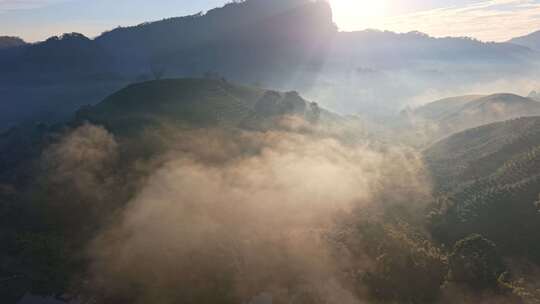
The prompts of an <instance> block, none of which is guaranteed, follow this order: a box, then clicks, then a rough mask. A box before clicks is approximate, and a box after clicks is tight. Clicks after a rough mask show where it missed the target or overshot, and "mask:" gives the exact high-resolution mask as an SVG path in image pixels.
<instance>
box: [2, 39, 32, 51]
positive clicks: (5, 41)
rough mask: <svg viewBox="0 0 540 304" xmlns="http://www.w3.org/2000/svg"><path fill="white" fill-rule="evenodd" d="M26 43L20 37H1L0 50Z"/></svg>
mask: <svg viewBox="0 0 540 304" xmlns="http://www.w3.org/2000/svg"><path fill="white" fill-rule="evenodd" d="M25 44H26V42H25V41H24V40H22V39H21V38H19V37H11V36H0V49H5V48H10V47H16V46H21V45H25Z"/></svg>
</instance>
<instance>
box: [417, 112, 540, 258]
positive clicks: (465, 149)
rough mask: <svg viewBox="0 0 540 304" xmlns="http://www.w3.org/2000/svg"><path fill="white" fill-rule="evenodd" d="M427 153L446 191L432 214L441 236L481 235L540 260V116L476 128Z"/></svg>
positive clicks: (445, 238) (441, 189) (452, 239)
mask: <svg viewBox="0 0 540 304" xmlns="http://www.w3.org/2000/svg"><path fill="white" fill-rule="evenodd" d="M424 155H425V158H426V162H427V164H428V166H429V168H430V170H431V172H432V174H433V177H434V180H435V184H436V189H437V191H438V193H439V195H440V198H439V201H438V202H437V204H436V206H435V208H434V211H433V213H432V214H431V220H432V229H433V232H434V234H435V236H436V237H437V238H438V239H439V240H441V241H443V242H448V243H452V242H455V241H456V240H459V239H461V238H463V237H465V236H467V235H470V234H472V233H480V234H482V235H484V236H486V237H488V238H490V239H492V240H494V241H495V242H496V243H497V244H498V245H499V246H501V248H503V250H504V251H505V252H506V253H507V254H512V255H525V256H527V257H530V258H532V259H534V260H536V261H540V246H539V245H536V244H540V235H539V234H538V233H537V231H540V230H539V229H540V213H539V209H538V205H537V204H536V202H537V201H538V199H539V194H540V117H528V118H520V119H515V120H511V121H506V122H502V123H495V124H491V125H487V126H483V127H479V128H475V129H471V130H468V131H465V132H462V133H459V134H456V135H453V136H451V137H449V138H447V139H445V140H442V141H440V142H438V143H436V144H434V145H433V146H432V147H430V148H428V149H427V150H426V151H425V152H424Z"/></svg>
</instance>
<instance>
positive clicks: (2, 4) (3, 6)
mask: <svg viewBox="0 0 540 304" xmlns="http://www.w3.org/2000/svg"><path fill="white" fill-rule="evenodd" d="M65 1H68V0H0V13H1V12H3V11H12V10H26V9H34V8H41V7H46V6H49V5H54V4H57V3H61V2H65Z"/></svg>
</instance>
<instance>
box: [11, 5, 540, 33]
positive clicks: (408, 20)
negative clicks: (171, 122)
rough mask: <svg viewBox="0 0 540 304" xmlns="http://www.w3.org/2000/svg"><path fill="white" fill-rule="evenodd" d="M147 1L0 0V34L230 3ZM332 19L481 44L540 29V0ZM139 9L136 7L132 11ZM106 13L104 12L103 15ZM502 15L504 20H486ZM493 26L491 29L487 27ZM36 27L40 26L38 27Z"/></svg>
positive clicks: (84, 26) (348, 11)
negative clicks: (480, 42)
mask: <svg viewBox="0 0 540 304" xmlns="http://www.w3.org/2000/svg"><path fill="white" fill-rule="evenodd" d="M159 1H160V2H161V3H160V5H154V4H155V3H148V1H145V0H131V1H130V2H129V3H128V1H127V0H121V1H117V2H115V3H106V2H107V1H104V0H97V1H94V2H93V3H91V4H88V3H81V0H40V1H27V0H23V1H20V0H18V1H14V0H3V1H0V17H2V18H0V28H2V29H4V30H3V32H0V36H12V37H20V38H22V39H23V40H25V41H27V42H30V43H33V42H40V41H44V40H46V39H48V38H49V37H53V36H60V35H62V34H64V33H74V32H75V33H81V34H83V35H85V36H87V37H89V38H95V37H98V36H99V35H101V34H102V33H104V32H107V31H110V30H113V29H114V28H117V27H130V26H136V25H139V24H142V23H146V22H156V21H160V20H163V19H169V18H176V17H183V16H189V15H193V14H197V13H203V14H204V13H206V12H207V11H209V10H211V9H213V8H219V7H222V6H224V5H225V4H227V3H229V2H230V1H224V0H205V1H200V2H198V3H196V4H195V3H190V2H189V1H185V0H159ZM329 2H330V4H331V6H332V10H333V15H334V16H333V17H334V18H333V19H334V22H335V23H336V25H337V26H338V29H339V31H341V32H353V31H365V30H376V31H381V32H385V31H389V32H395V33H409V32H421V33H424V34H426V35H429V36H431V37H434V38H446V37H455V38H463V37H468V38H472V39H476V40H479V41H483V42H506V41H508V40H510V39H512V38H516V37H521V36H525V35H528V34H531V33H533V32H535V31H537V30H538V29H540V0H527V1H522V0H488V1H486V0H484V1H475V2H473V3H470V2H469V1H461V0H438V1H429V2H430V3H428V1H423V0H410V1H408V2H407V3H406V4H405V3H391V2H393V1H391V0H387V1H384V2H377V3H380V4H377V5H375V4H374V3H370V2H367V1H363V0H357V1H352V0H329ZM133 7H138V9H136V10H135V9H133ZM104 12H106V13H104ZM492 19H499V21H500V22H487V21H486V20H492ZM487 25H489V27H486V26H487ZM36 28H38V29H39V30H36Z"/></svg>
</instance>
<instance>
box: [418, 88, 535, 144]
mask: <svg viewBox="0 0 540 304" xmlns="http://www.w3.org/2000/svg"><path fill="white" fill-rule="evenodd" d="M537 115H540V102H538V101H537V100H534V99H532V98H527V97H522V96H518V95H514V94H494V95H489V96H481V95H470V96H460V97H454V98H447V99H443V100H439V101H435V102H433V103H429V104H427V105H425V106H422V107H420V108H418V109H415V110H414V111H413V112H412V113H411V116H412V117H413V118H414V119H415V120H416V121H421V122H422V123H425V124H430V125H432V127H433V128H432V129H433V134H432V135H433V137H434V138H442V137H445V136H448V135H450V134H453V133H456V132H461V131H464V130H467V129H470V128H475V127H478V126H482V125H485V124H490V123H494V122H500V121H505V120H509V119H515V118H519V117H529V116H537Z"/></svg>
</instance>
